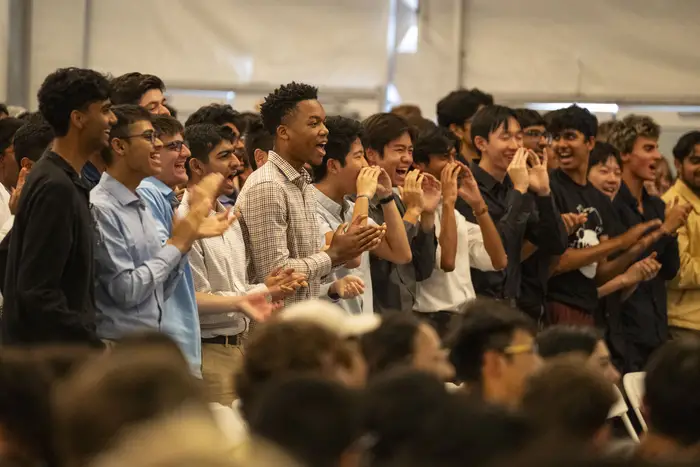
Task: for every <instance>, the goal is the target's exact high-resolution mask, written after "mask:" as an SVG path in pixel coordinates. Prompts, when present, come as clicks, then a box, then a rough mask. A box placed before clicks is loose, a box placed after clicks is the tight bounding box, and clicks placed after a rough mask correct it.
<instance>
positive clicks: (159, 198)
mask: <svg viewBox="0 0 700 467" xmlns="http://www.w3.org/2000/svg"><path fill="white" fill-rule="evenodd" d="M136 192H137V193H138V194H139V196H140V197H141V199H142V200H143V202H144V203H146V206H148V209H150V210H151V214H153V218H154V219H155V220H156V225H157V227H158V238H159V239H160V242H161V243H162V244H165V243H166V242H167V241H168V240H169V239H170V232H171V230H172V228H173V226H172V225H170V224H172V221H170V222H168V218H169V217H170V216H168V215H167V214H166V212H165V210H166V209H168V210H172V208H171V207H170V206H169V205H167V206H166V203H165V199H164V198H163V195H162V194H161V193H160V192H159V191H158V190H155V189H151V188H144V187H139V188H137V189H136ZM173 215H175V214H174V213H173Z"/></svg>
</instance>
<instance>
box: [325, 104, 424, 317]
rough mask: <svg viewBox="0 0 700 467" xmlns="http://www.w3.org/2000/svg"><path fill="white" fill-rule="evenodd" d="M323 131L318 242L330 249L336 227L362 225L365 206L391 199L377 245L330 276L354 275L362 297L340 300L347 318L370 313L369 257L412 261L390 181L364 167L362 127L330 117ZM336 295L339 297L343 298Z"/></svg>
mask: <svg viewBox="0 0 700 467" xmlns="http://www.w3.org/2000/svg"><path fill="white" fill-rule="evenodd" d="M326 127H327V128H328V131H329V134H328V143H327V144H326V155H325V156H324V157H323V161H322V163H321V164H320V165H317V166H315V167H314V179H315V181H316V183H315V185H314V187H315V188H316V190H317V193H316V199H317V213H318V217H319V219H320V228H321V232H320V233H321V235H323V242H324V243H325V244H329V242H330V241H331V240H332V238H333V232H335V230H336V229H337V228H338V226H339V225H341V224H344V223H347V224H353V223H355V221H357V220H358V219H360V220H361V223H362V224H365V223H367V214H368V209H369V204H370V202H371V201H372V200H374V199H375V198H376V199H384V198H387V197H390V198H391V201H390V202H388V203H385V204H383V205H382V209H383V214H384V219H385V221H386V225H385V228H386V236H384V238H383V239H382V242H381V243H380V244H379V245H378V246H377V247H376V248H375V249H374V250H372V251H371V252H364V253H362V255H360V256H359V257H358V258H354V259H353V260H352V261H349V262H348V263H346V265H345V266H344V267H342V268H340V269H338V270H337V271H336V272H334V277H335V278H343V277H346V276H349V275H356V276H358V277H359V278H360V279H361V280H362V282H363V284H364V293H362V294H360V295H358V296H357V297H353V298H348V299H346V300H341V301H340V302H339V305H340V306H341V307H343V308H344V309H345V310H346V311H348V312H349V313H351V314H355V315H357V314H363V313H364V314H372V313H374V301H373V294H374V291H373V286H372V274H371V272H370V254H371V255H373V256H376V257H378V258H382V259H384V260H386V261H391V262H393V263H395V264H407V263H409V262H410V261H411V247H410V245H409V243H408V238H407V237H406V230H405V229H404V225H403V220H402V218H401V214H400V213H399V210H398V208H397V206H396V202H395V201H394V198H393V197H392V194H393V193H392V188H391V180H390V179H389V176H388V175H387V173H386V171H384V170H382V169H380V168H379V167H369V165H368V164H367V159H365V149H364V146H363V145H362V137H363V130H362V124H360V123H359V122H357V121H355V120H352V119H349V118H344V117H330V118H328V119H327V120H326ZM351 195H354V196H355V202H354V203H353V202H351V201H350V200H349V199H348V197H349V196H351ZM362 219H364V220H362ZM370 223H372V224H373V223H374V221H371V222H370ZM339 292H342V291H339ZM378 292H379V291H378ZM339 295H341V297H342V293H341V294H339Z"/></svg>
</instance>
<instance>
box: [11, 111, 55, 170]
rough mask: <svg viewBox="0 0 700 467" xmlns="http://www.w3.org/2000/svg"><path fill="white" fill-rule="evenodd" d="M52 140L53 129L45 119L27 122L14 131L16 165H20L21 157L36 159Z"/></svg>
mask: <svg viewBox="0 0 700 467" xmlns="http://www.w3.org/2000/svg"><path fill="white" fill-rule="evenodd" d="M51 141H53V130H52V129H51V126H50V125H49V124H48V123H46V122H45V121H43V120H42V121H38V122H29V123H27V124H25V125H24V126H22V127H21V128H20V129H19V130H17V132H16V133H15V137H14V140H13V146H14V148H15V160H16V161H17V167H22V159H24V158H27V159H29V160H30V161H32V162H36V161H38V160H39V159H40V158H41V156H42V155H43V154H44V152H45V151H46V148H48V146H49V145H50V144H51Z"/></svg>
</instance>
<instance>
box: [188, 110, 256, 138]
mask: <svg viewBox="0 0 700 467" xmlns="http://www.w3.org/2000/svg"><path fill="white" fill-rule="evenodd" d="M202 123H209V124H211V125H216V126H221V125H225V124H227V123H228V124H232V125H233V126H235V127H236V128H237V129H238V132H239V133H240V134H243V129H244V128H243V127H244V125H245V121H244V120H243V118H242V117H241V114H240V113H239V112H238V111H236V110H234V109H233V107H231V106H230V105H228V104H209V105H205V106H203V107H200V108H198V109H197V110H196V111H195V112H194V113H193V114H192V115H190V116H189V117H187V121H186V122H185V127H188V126H190V125H198V124H202Z"/></svg>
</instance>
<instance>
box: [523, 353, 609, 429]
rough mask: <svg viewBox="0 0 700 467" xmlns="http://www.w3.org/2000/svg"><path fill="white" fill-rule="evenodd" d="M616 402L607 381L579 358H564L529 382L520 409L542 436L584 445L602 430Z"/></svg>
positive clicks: (531, 378) (548, 365)
mask: <svg viewBox="0 0 700 467" xmlns="http://www.w3.org/2000/svg"><path fill="white" fill-rule="evenodd" d="M616 401H617V395H616V394H615V391H614V390H613V386H612V385H611V384H610V382H609V381H607V380H606V379H605V378H603V377H602V376H601V375H600V374H599V373H598V372H596V371H594V370H592V369H589V368H587V367H586V366H585V364H584V362H582V361H581V359H580V358H573V359H572V358H565V359H562V360H560V361H554V362H550V363H548V364H547V365H545V366H544V368H542V369H541V370H540V371H539V372H537V373H535V374H534V375H532V376H531V377H530V378H529V379H528V381H527V383H526V385H525V391H524V393H523V398H522V402H521V409H522V411H523V413H524V414H525V415H527V416H529V417H530V419H531V420H532V421H533V422H534V423H536V424H538V425H540V426H541V427H542V429H543V431H544V432H547V433H549V434H556V435H557V436H560V437H561V436H564V437H569V438H572V439H576V440H580V441H584V442H587V441H590V440H592V439H593V437H594V436H595V435H596V433H597V432H598V431H599V430H600V429H601V428H603V426H605V423H606V421H607V418H608V413H609V412H610V409H611V407H612V406H613V404H615V402H616Z"/></svg>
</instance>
